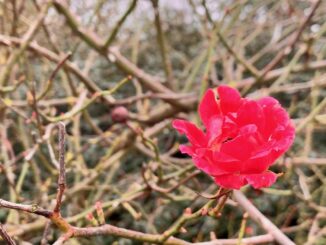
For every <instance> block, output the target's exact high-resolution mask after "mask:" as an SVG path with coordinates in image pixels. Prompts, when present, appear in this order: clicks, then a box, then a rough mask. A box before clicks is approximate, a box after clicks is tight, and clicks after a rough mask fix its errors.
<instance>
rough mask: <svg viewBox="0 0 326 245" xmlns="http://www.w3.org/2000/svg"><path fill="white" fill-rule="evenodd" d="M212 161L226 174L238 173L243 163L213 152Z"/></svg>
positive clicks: (221, 153)
mask: <svg viewBox="0 0 326 245" xmlns="http://www.w3.org/2000/svg"><path fill="white" fill-rule="evenodd" d="M213 159H214V162H215V163H216V165H217V166H218V167H219V168H220V169H222V170H223V171H225V172H227V173H229V174H230V173H238V172H239V171H240V169H241V168H242V165H243V161H240V160H238V159H235V158H233V157H232V156H229V155H227V154H225V153H223V152H218V151H214V152H213Z"/></svg>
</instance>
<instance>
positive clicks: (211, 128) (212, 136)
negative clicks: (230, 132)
mask: <svg viewBox="0 0 326 245" xmlns="http://www.w3.org/2000/svg"><path fill="white" fill-rule="evenodd" d="M222 126H223V119H222V117H221V116H213V117H211V119H210V121H209V124H208V126H207V129H206V131H207V137H208V145H212V144H214V143H215V142H217V141H219V140H220V136H221V134H222Z"/></svg>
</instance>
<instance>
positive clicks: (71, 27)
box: [0, 0, 326, 245]
mask: <svg viewBox="0 0 326 245" xmlns="http://www.w3.org/2000/svg"><path fill="white" fill-rule="evenodd" d="M325 21H326V2H325V1H312V0H311V1H308V0H302V1H301V0H280V1H277V0H266V1H257V0H234V1H233V0H220V1H215V0H128V1H127V0H121V1H118V0H110V1H108V0H107V1H105V0H88V1H86V0H71V1H68V0H67V1H64V0H53V1H51V0H50V1H37V0H2V1H0V99H1V100H0V183H1V185H0V194H1V195H0V198H1V199H4V200H7V201H11V202H14V203H25V204H33V205H37V207H43V208H48V209H51V207H53V205H54V204H53V200H55V194H56V189H57V178H58V158H57V152H58V143H57V134H58V130H57V127H56V124H57V122H59V121H63V122H64V123H65V124H66V128H67V147H66V176H67V189H66V192H65V196H64V200H63V204H62V208H63V210H62V215H63V216H64V217H65V218H66V220H67V221H68V222H69V223H71V224H73V225H76V226H79V227H89V226H94V222H93V223H92V220H90V219H89V214H90V213H94V215H95V208H94V204H95V203H96V201H101V202H102V206H103V210H104V213H105V218H106V222H107V223H109V224H111V225H114V226H118V227H123V228H127V229H130V230H137V231H141V232H144V233H149V234H162V233H163V232H164V231H166V230H167V229H168V228H169V227H170V226H171V225H172V224H173V223H174V222H175V221H176V220H177V219H178V218H179V217H180V216H181V215H182V214H183V213H184V210H185V209H187V208H190V209H191V210H198V209H199V208H200V207H202V206H203V205H204V204H205V203H207V199H205V198H203V197H201V196H198V195H197V194H196V192H200V193H206V194H214V193H215V192H216V190H217V186H216V185H215V184H214V182H213V181H212V179H211V178H210V177H209V176H207V175H205V174H203V173H201V172H199V171H198V170H196V169H195V167H194V166H193V163H192V161H191V159H189V158H188V156H186V155H183V154H181V153H180V152H179V150H178V146H179V144H181V143H185V142H187V140H186V138H185V137H183V136H180V135H179V134H177V132H176V131H175V130H174V129H172V127H171V120H172V119H173V118H176V117H179V118H185V119H188V120H191V121H193V122H196V123H197V124H198V125H200V121H199V119H198V115H197V112H196V110H197V105H198V101H199V100H200V98H201V96H202V94H203V93H204V91H206V89H208V88H211V87H217V86H218V85H220V84H228V85H230V86H233V87H235V88H237V89H239V91H240V92H241V93H242V94H243V95H244V96H247V97H250V98H254V99H257V98H260V97H262V96H267V95H270V96H273V97H275V98H277V99H278V100H279V101H280V103H281V104H282V105H283V106H284V107H285V108H286V109H287V111H288V112H289V114H290V116H291V118H292V119H293V121H294V123H295V125H296V131H297V134H296V139H295V143H294V145H293V146H292V148H291V150H290V151H288V152H287V153H286V154H285V155H284V156H283V157H281V158H280V159H279V160H278V161H277V163H276V164H275V165H274V166H273V167H272V170H273V171H275V172H277V173H284V174H283V176H282V177H280V178H279V179H278V180H277V182H276V183H275V184H274V185H273V186H272V187H271V188H266V189H262V190H254V189H252V188H251V187H245V188H243V189H242V191H243V192H244V194H245V195H246V196H247V198H249V199H250V200H251V201H252V203H253V204H254V205H255V206H256V207H257V208H258V209H259V210H260V211H261V212H262V213H263V214H264V215H265V217H266V218H268V219H269V220H271V221H272V222H273V223H274V224H276V226H277V227H278V228H280V229H281V230H282V231H283V232H284V233H285V234H286V235H287V236H288V237H290V238H291V239H292V240H294V241H295V243H296V244H319V245H322V244H326V226H325V224H326V177H325V175H326V89H325V87H326V73H325V70H326V22H325ZM121 81H122V83H121ZM119 82H120V83H119ZM117 84H120V85H118V87H115V86H117ZM113 87H115V88H116V90H115V91H110V89H111V88H113ZM108 91H110V92H108ZM111 92H112V93H111ZM194 191H195V192H194ZM0 206H2V205H1V204H0ZM95 216H96V215H95ZM244 217H245V218H244ZM93 221H94V220H93ZM0 222H1V223H2V224H4V227H5V228H6V230H7V232H8V233H9V235H10V236H11V237H13V238H14V239H15V240H16V241H17V242H18V244H53V243H54V241H55V240H56V239H57V238H58V237H59V236H60V234H61V233H60V232H59V231H58V229H56V227H55V226H53V225H50V226H49V228H46V227H48V225H47V222H46V220H45V219H44V218H42V217H40V216H37V215H34V214H28V213H23V212H19V211H15V210H12V209H5V208H3V207H1V208H0ZM241 227H242V228H241ZM266 234H267V232H266V231H265V230H264V229H263V228H262V226H261V225H259V223H257V222H255V221H254V220H253V219H251V217H250V216H249V218H246V215H245V216H244V211H243V209H242V207H241V206H240V205H238V203H237V202H235V201H234V200H233V199H232V198H231V199H229V200H228V201H227V204H226V206H225V208H224V210H223V212H222V216H221V217H219V218H212V217H208V216H203V217H199V218H196V219H194V220H192V221H190V222H188V223H187V224H186V225H185V226H184V227H183V229H182V230H181V232H178V233H176V234H175V236H176V237H178V238H180V239H182V240H184V241H188V242H193V243H196V242H197V243H199V242H204V241H208V242H209V241H210V243H207V244H241V241H240V239H239V237H242V236H243V237H244V238H247V237H249V238H250V237H253V238H255V237H257V236H258V235H266ZM216 239H217V240H216ZM219 239H223V242H222V240H221V241H219ZM264 239H265V240H264ZM264 239H261V240H257V241H258V242H257V241H256V242H255V241H254V240H249V241H251V242H249V243H246V242H245V241H246V240H245V239H243V243H242V244H258V243H260V244H277V243H276V242H275V241H274V239H273V237H272V236H265V238H264ZM239 241H240V243H239ZM1 242H3V241H0V243H1ZM66 244H126V245H127V244H150V243H146V242H143V241H136V240H132V239H126V238H124V237H123V236H110V235H106V236H98V237H87V238H78V239H77V238H76V239H70V240H69V241H67V242H66Z"/></svg>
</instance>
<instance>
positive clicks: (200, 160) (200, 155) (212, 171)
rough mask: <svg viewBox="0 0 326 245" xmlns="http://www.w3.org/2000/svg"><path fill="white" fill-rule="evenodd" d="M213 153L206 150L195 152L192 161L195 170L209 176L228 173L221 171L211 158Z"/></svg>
mask: <svg viewBox="0 0 326 245" xmlns="http://www.w3.org/2000/svg"><path fill="white" fill-rule="evenodd" d="M213 154H214V152H213V151H211V150H208V149H207V148H201V149H197V150H196V154H194V155H193V158H192V159H193V161H194V163H195V165H196V166H197V168H199V169H201V170H202V171H204V172H205V173H207V174H209V175H222V174H227V173H228V172H227V171H225V170H223V169H222V168H221V167H220V166H219V164H217V162H216V161H214V157H213Z"/></svg>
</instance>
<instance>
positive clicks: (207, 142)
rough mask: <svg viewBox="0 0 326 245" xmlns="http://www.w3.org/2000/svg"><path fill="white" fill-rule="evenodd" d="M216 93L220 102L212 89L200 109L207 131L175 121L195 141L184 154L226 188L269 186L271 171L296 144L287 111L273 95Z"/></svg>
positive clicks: (224, 89)
mask: <svg viewBox="0 0 326 245" xmlns="http://www.w3.org/2000/svg"><path fill="white" fill-rule="evenodd" d="M217 92H218V95H219V100H217V99H216V95H215V93H214V90H213V89H209V90H208V91H207V92H206V94H205V95H204V97H203V99H202V101H201V102H200V105H199V108H198V112H199V114H200V117H201V120H202V122H203V124H204V126H205V128H206V131H205V132H203V131H202V130H200V129H199V128H198V127H197V126H195V125H194V124H193V123H191V122H188V121H185V120H174V121H173V127H174V128H175V129H177V130H178V131H179V132H180V133H182V134H185V135H186V136H187V138H188V139H189V141H190V143H191V145H181V146H180V151H181V152H182V153H186V154H188V155H190V156H191V157H192V159H193V161H194V163H195V165H196V166H197V168H199V169H201V170H203V171H204V172H205V173H207V174H209V175H211V176H212V177H213V178H214V180H215V182H216V183H217V184H218V185H220V186H222V187H224V188H230V189H240V188H241V187H242V186H244V185H246V184H250V185H252V186H253V187H254V188H262V187H269V186H271V185H272V184H273V183H274V182H275V181H276V179H277V174H275V173H273V172H271V171H269V170H268V168H269V166H271V165H272V164H273V163H274V162H275V161H276V159H277V158H278V157H280V156H281V155H282V154H283V153H284V152H286V151H287V150H288V149H289V147H290V146H291V144H292V142H293V140H294V134H295V130H294V127H293V124H292V122H291V120H290V119H289V116H288V114H287V112H286V111H285V110H284V108H282V107H281V105H280V104H279V102H278V101H277V100H276V99H274V98H272V97H264V98H261V99H259V100H257V101H255V100H251V99H248V98H241V96H240V94H239V92H238V91H237V90H235V89H233V88H231V87H228V86H223V85H222V86H219V87H218V89H217Z"/></svg>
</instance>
